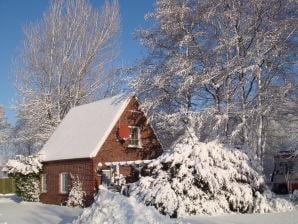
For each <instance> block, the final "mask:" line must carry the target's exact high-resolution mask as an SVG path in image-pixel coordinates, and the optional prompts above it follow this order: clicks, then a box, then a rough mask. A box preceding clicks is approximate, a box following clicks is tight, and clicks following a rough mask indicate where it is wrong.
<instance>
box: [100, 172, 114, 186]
mask: <svg viewBox="0 0 298 224" xmlns="http://www.w3.org/2000/svg"><path fill="white" fill-rule="evenodd" d="M111 179H112V172H111V170H102V176H101V184H102V185H104V186H106V187H107V186H110V184H111Z"/></svg>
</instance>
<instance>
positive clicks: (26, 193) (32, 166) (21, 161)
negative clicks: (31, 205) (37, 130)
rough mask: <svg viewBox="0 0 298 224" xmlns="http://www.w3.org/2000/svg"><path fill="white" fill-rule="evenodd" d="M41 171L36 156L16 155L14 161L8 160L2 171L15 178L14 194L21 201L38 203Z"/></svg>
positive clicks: (40, 165) (38, 159)
mask: <svg viewBox="0 0 298 224" xmlns="http://www.w3.org/2000/svg"><path fill="white" fill-rule="evenodd" d="M41 169H42V164H41V162H40V158H39V156H38V155H31V156H23V155H17V156H16V158H15V159H12V160H8V162H7V163H6V165H5V167H4V168H3V170H2V171H3V172H5V173H7V174H8V176H10V177H13V178H15V182H16V193H17V195H18V196H20V197H21V198H22V200H24V201H39V194H40V181H39V173H40V171H41Z"/></svg>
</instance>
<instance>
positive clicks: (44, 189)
mask: <svg viewBox="0 0 298 224" xmlns="http://www.w3.org/2000/svg"><path fill="white" fill-rule="evenodd" d="M40 183H41V193H46V192H47V191H48V174H46V173H43V174H41V181H40Z"/></svg>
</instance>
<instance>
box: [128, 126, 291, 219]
mask: <svg viewBox="0 0 298 224" xmlns="http://www.w3.org/2000/svg"><path fill="white" fill-rule="evenodd" d="M252 162H254V161H253V160H250V159H249V157H248V156H247V155H246V154H245V153H243V152H242V151H240V150H238V149H235V148H231V147H226V146H224V145H222V144H220V143H218V142H216V141H213V142H209V143H202V142H199V139H198V138H197V137H196V136H195V134H194V132H193V130H190V131H189V132H186V133H185V134H184V135H182V136H181V137H180V138H179V139H178V140H177V141H176V142H174V143H173V146H172V149H171V150H169V151H167V152H166V153H164V154H163V155H161V156H160V157H159V158H157V159H156V160H155V161H153V162H152V163H151V164H149V167H150V168H152V169H153V175H152V176H148V177H142V178H141V179H140V180H139V182H137V183H136V184H135V185H134V186H133V188H132V191H131V192H130V195H131V196H132V197H135V198H136V199H137V200H139V201H142V202H143V203H145V204H146V205H153V206H155V207H156V208H157V209H158V211H159V212H161V213H163V214H168V215H170V216H172V217H183V216H187V215H194V214H217V215H218V214H223V213H231V212H241V213H250V212H270V211H286V210H287V209H289V210H291V209H293V205H291V203H289V202H287V201H286V200H280V199H273V198H272V196H271V195H270V194H268V192H267V191H266V186H265V182H264V179H263V176H262V175H260V174H259V172H258V170H256V169H254V168H253V167H257V164H252ZM264 192H266V193H264Z"/></svg>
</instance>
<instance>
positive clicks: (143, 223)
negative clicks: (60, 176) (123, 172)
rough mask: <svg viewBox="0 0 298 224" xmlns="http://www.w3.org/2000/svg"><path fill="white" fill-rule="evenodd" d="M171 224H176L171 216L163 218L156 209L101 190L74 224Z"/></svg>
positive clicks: (103, 189) (132, 199)
mask: <svg viewBox="0 0 298 224" xmlns="http://www.w3.org/2000/svg"><path fill="white" fill-rule="evenodd" d="M79 223H93V224H110V223H113V224H152V223H156V224H159V223H160V224H167V223H168V224H170V223H175V222H174V221H172V220H170V218H169V216H163V215H161V214H159V213H158V212H157V210H156V209H155V208H154V207H148V206H145V205H144V204H141V203H138V202H137V201H136V200H135V199H134V198H132V197H130V198H127V197H125V196H123V195H121V194H119V193H114V192H110V191H108V190H107V189H105V188H103V187H102V188H100V191H99V194H98V196H97V197H96V199H95V202H94V203H93V204H92V206H91V207H89V208H86V209H84V211H83V213H82V214H81V215H80V216H79V217H78V218H77V219H76V220H74V221H73V224H79Z"/></svg>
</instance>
